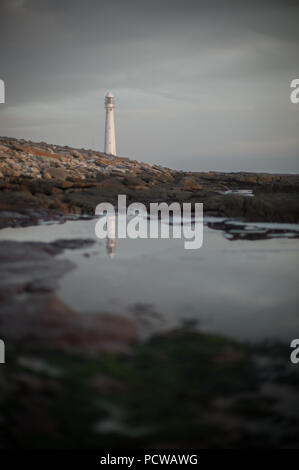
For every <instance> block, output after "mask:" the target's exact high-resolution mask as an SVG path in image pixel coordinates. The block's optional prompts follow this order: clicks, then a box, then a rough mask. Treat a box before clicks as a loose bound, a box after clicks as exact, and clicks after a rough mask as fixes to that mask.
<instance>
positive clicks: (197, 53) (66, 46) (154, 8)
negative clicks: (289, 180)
mask: <svg viewBox="0 0 299 470" xmlns="http://www.w3.org/2000/svg"><path fill="white" fill-rule="evenodd" d="M298 13H299V8H298V6H297V2H295V1H287V2H284V1H282V0H281V1H278V0H272V1H265V0H264V1H259V2H258V1H252V2H245V1H244V2H243V1H238V2H237V1H233V0H231V1H226V2H223V1H220V0H219V1H209V2H208V1H191V0H185V1H175V0H174V1H170V0H166V1H165V0H164V1H160V2H158V1H156V0H153V1H151V2H143V1H140V0H139V1H120V0H119V1H115V0H113V1H112V0H110V1H109V2H102V1H95V0H94V1H92V0H85V1H83V0H82V1H76V0H75V1H74V0H72V1H67V0H60V1H59V0H2V3H1V6H0V31H1V33H0V34H1V42H0V57H1V70H0V75H1V78H3V79H4V80H5V83H6V98H7V99H6V101H7V102H6V104H5V105H1V108H0V129H1V134H2V135H11V136H16V137H24V138H30V139H32V140H46V141H49V142H52V143H55V142H57V143H62V144H69V145H75V146H79V147H81V146H87V147H96V148H99V149H102V148H103V127H104V109H103V97H104V93H105V92H106V91H107V89H113V92H114V94H115V95H116V98H117V108H116V113H117V114H116V124H117V150H118V153H119V154H121V155H129V156H131V157H132V158H136V159H140V160H147V161H151V162H158V163H163V164H165V165H168V166H172V167H177V168H186V169H188V168H190V169H193V170H195V169H197V170H200V169H204V170H208V169H212V170H213V169H219V170H234V171H238V170H268V171H296V170H298V168H299V161H298V160H299V158H298V154H299V137H298V134H299V133H298V125H299V105H297V106H296V105H293V104H291V103H290V100H289V94H290V88H289V85H290V81H291V80H292V79H293V78H295V77H297V76H299V69H298V61H297V62H296V58H297V57H298V53H299V34H298V27H297V24H296V20H297V18H298Z"/></svg>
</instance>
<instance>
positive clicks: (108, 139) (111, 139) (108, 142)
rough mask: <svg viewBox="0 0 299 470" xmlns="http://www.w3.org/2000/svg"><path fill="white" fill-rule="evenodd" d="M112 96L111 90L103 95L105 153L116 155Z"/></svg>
mask: <svg viewBox="0 0 299 470" xmlns="http://www.w3.org/2000/svg"><path fill="white" fill-rule="evenodd" d="M113 100H114V96H113V95H112V93H111V92H109V93H107V95H106V96H105V109H106V123H105V150H104V152H105V153H108V154H110V155H116V149H115V128H114V101H113Z"/></svg>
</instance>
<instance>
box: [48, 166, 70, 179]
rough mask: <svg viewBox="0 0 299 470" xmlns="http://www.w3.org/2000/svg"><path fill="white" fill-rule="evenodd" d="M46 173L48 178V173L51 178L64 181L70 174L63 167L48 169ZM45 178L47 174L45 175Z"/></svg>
mask: <svg viewBox="0 0 299 470" xmlns="http://www.w3.org/2000/svg"><path fill="white" fill-rule="evenodd" d="M46 174H47V177H46V179H49V178H48V175H49V176H50V178H54V179H56V180H62V181H64V180H65V179H66V177H67V175H68V174H67V172H66V171H65V170H64V169H63V168H52V167H51V168H48V169H47V171H46ZM44 178H45V175H44Z"/></svg>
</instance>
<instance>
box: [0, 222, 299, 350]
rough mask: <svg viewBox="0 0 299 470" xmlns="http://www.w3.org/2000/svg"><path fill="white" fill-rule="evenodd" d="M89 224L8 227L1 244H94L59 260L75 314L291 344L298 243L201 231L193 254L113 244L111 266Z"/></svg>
mask: <svg viewBox="0 0 299 470" xmlns="http://www.w3.org/2000/svg"><path fill="white" fill-rule="evenodd" d="M95 223H96V221H95V220H94V219H86V220H74V221H67V222H65V223H63V224H51V225H39V226H33V227H27V228H15V229H13V228H8V229H3V230H1V231H0V240H4V239H10V240H18V241H42V242H50V241H54V240H56V239H72V238H93V239H94V240H95V244H94V245H93V246H90V247H88V248H84V249H80V250H74V251H73V250H65V251H64V252H63V254H61V255H60V257H62V258H68V259H70V260H72V261H73V262H74V263H75V265H76V268H75V269H74V270H72V271H71V272H69V273H68V274H67V275H65V276H64V277H63V278H62V279H61V280H60V287H59V292H58V293H59V295H60V297H61V298H62V299H63V300H64V301H65V302H67V303H68V304H69V305H70V306H72V307H73V308H74V309H76V310H78V311H80V312H82V313H84V312H95V313H96V312H100V311H105V312H115V313H123V314H125V315H134V316H135V317H136V318H138V320H139V321H140V322H141V323H143V327H144V331H145V332H146V331H147V330H148V332H151V331H159V330H162V329H165V328H169V327H172V326H173V325H176V324H178V323H181V322H186V321H188V322H190V321H192V322H196V323H197V324H198V325H199V327H200V328H201V329H203V330H206V331H212V332H217V333H221V334H224V335H226V336H229V337H232V338H237V339H242V340H248V341H260V340H263V339H271V340H281V341H283V342H287V343H289V342H290V340H291V339H293V338H296V337H298V334H299V312H298V305H299V304H298V297H299V290H298V267H299V263H298V262H299V240H298V239H292V238H287V237H280V238H272V239H266V240H253V241H251V240H234V241H231V240H229V239H228V238H227V237H225V236H224V234H223V232H222V231H221V230H213V229H211V228H209V227H208V226H207V225H205V226H204V238H203V246H202V247H201V248H200V249H199V250H185V249H184V241H183V240H175V239H169V240H161V239H159V240H152V239H136V240H129V239H123V240H116V243H115V248H113V250H115V254H114V257H113V259H110V257H109V256H108V252H107V242H106V241H105V240H98V239H97V238H96V237H95V233H94V227H95ZM259 225H260V226H261V224H259ZM278 225H279V228H281V227H283V224H278ZM251 229H252V227H251ZM297 230H299V227H298V226H297ZM110 254H111V247H110ZM145 334H146V333H145Z"/></svg>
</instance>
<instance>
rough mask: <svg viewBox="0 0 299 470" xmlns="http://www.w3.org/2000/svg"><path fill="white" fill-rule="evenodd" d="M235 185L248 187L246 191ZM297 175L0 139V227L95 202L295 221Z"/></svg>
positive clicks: (81, 210) (86, 210) (74, 211)
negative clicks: (166, 205)
mask: <svg viewBox="0 0 299 470" xmlns="http://www.w3.org/2000/svg"><path fill="white" fill-rule="evenodd" d="M236 190H251V191H252V194H253V197H246V196H244V195H243V194H242V192H240V194H239V193H238V192H237V193H236V192H235V191H236ZM298 191H299V175H278V174H266V173H244V172H239V173H220V172H208V173H203V172H184V171H175V170H171V169H169V168H165V167H162V166H159V165H150V164H147V163H142V162H137V161H135V160H130V159H128V158H121V157H113V156H109V155H106V154H104V153H101V152H96V151H93V150H84V149H74V148H71V147H67V146H65V147H62V146H58V145H50V144H46V143H43V142H41V143H33V142H31V141H24V140H18V139H13V138H8V137H1V138H0V192H1V193H0V227H6V226H22V225H32V224H34V223H38V221H40V220H53V219H57V218H61V217H65V216H69V215H77V216H82V215H94V210H95V207H96V205H97V204H98V203H100V202H103V201H105V202H106V201H107V202H112V203H114V204H116V203H117V196H118V194H126V195H127V198H128V202H129V203H130V202H133V201H138V202H143V203H144V204H146V205H148V204H149V203H150V202H159V201H165V202H174V201H177V202H180V203H183V202H203V203H204V212H205V214H206V215H215V216H225V217H230V218H234V217H237V218H241V219H244V220H249V221H268V222H270V221H271V222H273V221H274V222H290V223H297V222H298V220H299V198H298Z"/></svg>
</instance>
